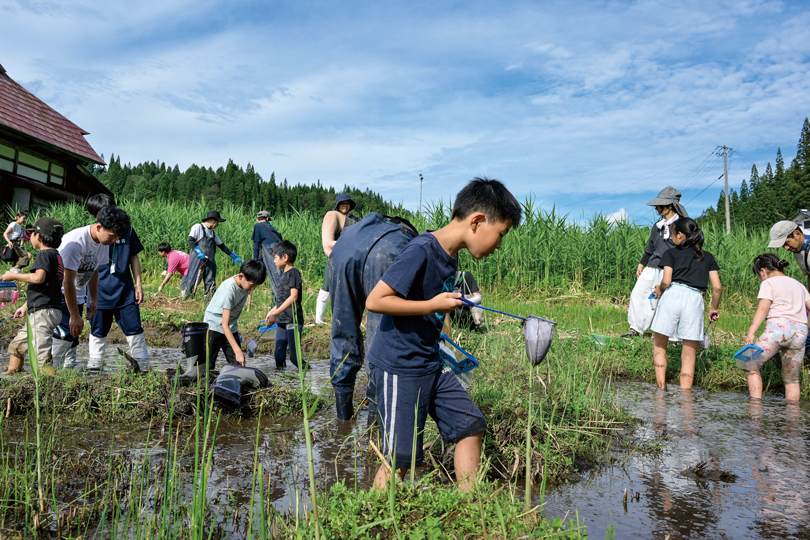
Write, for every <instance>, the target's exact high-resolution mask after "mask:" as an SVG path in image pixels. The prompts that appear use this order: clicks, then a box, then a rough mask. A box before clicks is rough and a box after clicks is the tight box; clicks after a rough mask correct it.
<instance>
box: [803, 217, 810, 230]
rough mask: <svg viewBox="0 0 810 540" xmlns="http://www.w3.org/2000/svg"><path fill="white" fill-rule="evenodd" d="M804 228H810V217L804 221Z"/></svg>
mask: <svg viewBox="0 0 810 540" xmlns="http://www.w3.org/2000/svg"><path fill="white" fill-rule="evenodd" d="M804 228H805V229H810V219H806V220H805V221H804Z"/></svg>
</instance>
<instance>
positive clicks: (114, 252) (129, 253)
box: [85, 193, 149, 372]
mask: <svg viewBox="0 0 810 540" xmlns="http://www.w3.org/2000/svg"><path fill="white" fill-rule="evenodd" d="M113 204H115V202H114V201H113V200H112V197H110V196H109V195H107V194H106V193H99V194H97V195H93V196H92V197H90V198H89V199H87V202H86V203H85V208H86V209H87V212H88V213H89V214H90V215H91V216H93V217H96V215H98V212H99V211H100V210H101V209H102V208H104V207H105V206H109V205H113ZM102 249H104V250H105V251H106V256H105V257H104V259H105V262H104V264H100V265H99V267H98V303H97V309H96V313H95V315H93V317H92V318H91V319H90V337H89V340H88V341H89V343H88V346H89V359H88V361H87V369H88V370H90V371H91V372H99V371H101V370H102V369H104V355H105V354H106V352H107V335H108V334H109V333H110V328H112V322H113V319H115V322H117V323H118V327H119V328H121V331H122V332H123V333H124V336H126V338H127V344H128V345H129V354H130V355H131V356H132V357H133V358H134V359H135V360H136V361H137V362H138V367H139V368H140V370H141V372H146V371H147V370H148V369H149V349H148V348H147V347H146V337H145V336H144V332H143V326H142V325H141V309H140V304H141V302H143V286H142V284H141V262H140V259H139V257H138V254H139V253H140V252H141V251H143V245H142V244H141V241H140V239H139V238H138V233H136V232H135V229H134V228H133V227H130V228H129V232H128V233H127V234H125V235H123V236H120V237H119V238H118V240H116V241H115V243H114V244H112V245H111V246H106V247H104V248H102ZM133 278H134V280H133Z"/></svg>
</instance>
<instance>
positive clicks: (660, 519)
mask: <svg viewBox="0 0 810 540" xmlns="http://www.w3.org/2000/svg"><path fill="white" fill-rule="evenodd" d="M618 397H619V399H621V400H622V401H623V402H625V403H626V404H627V406H628V408H629V409H630V411H632V412H633V413H634V414H635V415H636V416H638V417H640V418H642V419H644V424H643V425H642V426H641V427H640V428H639V430H638V432H637V434H638V435H639V437H640V439H641V440H643V441H646V442H657V441H660V440H665V446H664V451H663V454H662V455H660V456H657V457H652V456H649V457H645V456H643V455H637V454H633V455H632V456H631V457H630V459H629V460H627V463H626V464H625V465H624V466H623V467H622V466H615V467H609V468H603V469H602V470H599V471H594V472H593V473H592V474H590V475H588V476H586V477H585V479H584V480H583V481H582V482H580V483H577V484H573V485H565V486H560V487H557V488H554V489H551V490H549V491H548V493H547V494H546V506H545V509H546V513H547V515H549V516H561V515H564V514H565V513H566V512H573V511H575V510H577V509H578V510H579V515H580V516H581V518H582V519H583V520H584V523H585V524H586V526H587V527H588V532H589V534H590V535H591V536H592V537H593V538H604V535H605V531H606V530H607V528H608V526H609V524H611V523H612V524H613V526H614V527H615V530H616V538H662V539H663V538H670V539H672V540H674V539H678V538H718V539H719V538H810V512H809V511H810V404H808V403H802V404H799V405H795V404H794V405H788V404H786V402H785V400H784V399H781V398H776V397H768V398H766V399H764V400H762V401H761V402H749V400H748V396H747V395H745V394H741V393H731V392H711V393H710V392H705V391H703V390H699V389H694V390H692V391H691V392H690V391H681V390H680V389H678V388H673V387H670V391H669V392H666V393H665V392H660V391H657V390H656V389H655V388H654V387H653V386H652V385H649V384H627V385H623V386H621V387H620V390H619V392H618ZM623 460H624V457H622V458H621V459H620V462H621V461H623ZM706 460H709V463H708V464H707V465H706V468H707V469H708V470H713V471H718V470H722V471H727V472H730V473H732V474H733V475H736V476H737V479H736V480H735V481H733V482H731V481H723V480H711V479H702V478H695V477H690V476H684V475H682V474H681V473H682V471H684V470H685V469H687V467H690V466H695V465H696V464H697V463H699V462H703V461H706ZM711 476H714V477H715V478H716V476H717V475H716V474H715V475H711ZM727 480H728V478H727ZM625 489H627V490H628V501H627V502H626V503H624V502H623V498H624V490H625ZM630 492H632V493H638V494H639V498H638V501H636V500H635V499H634V500H633V501H632V502H631V501H630Z"/></svg>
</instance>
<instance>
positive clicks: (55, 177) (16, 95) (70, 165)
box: [0, 66, 112, 211]
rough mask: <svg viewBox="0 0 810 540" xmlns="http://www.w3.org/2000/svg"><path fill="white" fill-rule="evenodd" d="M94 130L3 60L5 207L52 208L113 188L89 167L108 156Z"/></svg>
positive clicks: (0, 105) (0, 145)
mask: <svg viewBox="0 0 810 540" xmlns="http://www.w3.org/2000/svg"><path fill="white" fill-rule="evenodd" d="M85 135H88V133H87V132H86V131H85V130H83V129H82V128H80V127H79V126H77V125H76V124H74V123H73V122H71V121H70V120H68V119H67V118H65V117H64V116H62V115H61V114H59V113H58V112H56V111H55V110H53V109H52V108H51V107H49V106H48V105H47V104H46V103H44V102H43V101H41V100H40V99H39V98H37V97H36V96H35V95H34V94H32V93H31V92H29V91H28V90H26V89H25V88H23V87H22V86H20V85H19V84H17V83H16V82H15V81H14V80H12V79H11V77H9V76H8V74H7V73H6V70H5V69H3V66H0V201H1V202H2V206H3V210H5V209H7V208H8V207H10V208H11V210H12V211H17V210H33V209H37V208H43V207H44V208H47V207H50V205H51V204H53V203H55V202H61V201H69V200H74V201H79V202H81V201H83V200H84V199H86V198H87V197H88V196H89V195H94V194H96V193H107V194H108V195H110V196H112V193H111V192H110V191H109V190H108V189H107V188H106V187H104V185H103V184H102V183H101V182H99V181H98V180H97V179H96V178H95V177H94V176H93V175H92V174H90V172H89V171H88V170H87V169H86V168H85V167H86V166H87V165H90V164H91V163H94V164H98V165H103V164H104V162H103V161H102V159H101V158H100V157H99V155H98V154H97V153H96V151H95V150H93V148H92V147H91V146H90V144H88V142H87V141H86V140H85V138H84V136H85Z"/></svg>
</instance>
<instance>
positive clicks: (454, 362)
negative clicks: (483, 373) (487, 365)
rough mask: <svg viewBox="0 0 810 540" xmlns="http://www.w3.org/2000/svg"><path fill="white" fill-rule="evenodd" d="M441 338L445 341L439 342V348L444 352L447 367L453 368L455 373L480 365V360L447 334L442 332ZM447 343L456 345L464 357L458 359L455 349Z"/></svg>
mask: <svg viewBox="0 0 810 540" xmlns="http://www.w3.org/2000/svg"><path fill="white" fill-rule="evenodd" d="M441 338H442V340H443V341H440V342H439V350H440V351H441V352H442V359H443V360H444V363H445V364H447V367H449V368H450V369H452V370H453V373H468V372H470V371H472V370H474V369H475V368H477V367H478V360H476V359H475V357H474V356H473V355H471V354H470V353H468V352H467V351H465V350H464V349H462V348H461V347H459V346H458V345H457V344H456V343H455V342H454V341H453V340H452V339H450V338H449V337H447V334H442V335H441ZM447 344H450V345H452V346H453V347H455V348H456V349H457V350H458V352H460V353H461V354H462V355H463V358H462V359H461V360H458V359H457V358H456V354H455V352H454V351H453V349H451V348H450V347H448V346H447Z"/></svg>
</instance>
